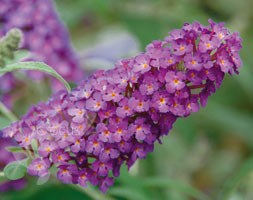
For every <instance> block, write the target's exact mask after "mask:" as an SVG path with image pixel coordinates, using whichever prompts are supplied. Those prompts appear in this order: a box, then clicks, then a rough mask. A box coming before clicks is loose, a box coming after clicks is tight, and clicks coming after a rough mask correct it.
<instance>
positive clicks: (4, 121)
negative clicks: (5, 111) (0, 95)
mask: <svg viewBox="0 0 253 200" xmlns="http://www.w3.org/2000/svg"><path fill="white" fill-rule="evenodd" d="M10 123H11V121H10V120H9V119H7V118H4V117H1V116H0V130H1V129H2V128H4V127H6V126H8V125H9V124H10Z"/></svg>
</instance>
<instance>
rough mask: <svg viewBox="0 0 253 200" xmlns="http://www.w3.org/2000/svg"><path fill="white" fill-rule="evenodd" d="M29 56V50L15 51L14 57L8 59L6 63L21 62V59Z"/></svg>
mask: <svg viewBox="0 0 253 200" xmlns="http://www.w3.org/2000/svg"><path fill="white" fill-rule="evenodd" d="M28 56H29V52H28V51H27V50H18V51H15V52H14V58H13V59H11V60H6V65H10V64H14V63H17V62H19V61H20V60H22V59H24V58H27V57H28Z"/></svg>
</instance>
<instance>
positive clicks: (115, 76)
mask: <svg viewBox="0 0 253 200" xmlns="http://www.w3.org/2000/svg"><path fill="white" fill-rule="evenodd" d="M240 49H241V38H240V37H239V35H238V33H230V32H229V30H227V29H226V28H224V26H223V23H218V24H217V23H215V22H213V21H212V20H209V25H208V26H203V25H201V24H199V23H198V22H194V23H193V24H188V23H186V24H184V26H183V27H182V28H181V29H179V30H174V31H172V32H170V33H169V36H168V37H166V39H165V40H164V41H154V42H152V43H151V44H149V45H148V46H147V47H146V51H145V52H144V53H141V54H140V55H138V56H136V57H133V58H130V59H125V60H121V61H119V62H118V63H116V65H115V68H114V69H111V70H108V71H104V70H100V71H97V72H96V73H94V74H93V75H92V76H90V77H89V78H88V79H87V80H85V81H84V82H83V83H81V84H80V85H79V86H78V87H77V88H76V89H74V90H73V91H72V92H71V93H70V94H68V93H66V92H60V93H58V94H56V95H54V96H53V97H52V98H51V100H49V101H48V102H47V103H40V104H38V105H37V106H34V107H32V108H31V109H30V111H29V112H28V113H27V114H26V115H25V116H23V117H22V119H21V120H20V121H18V122H15V123H14V124H12V125H11V126H10V127H8V128H6V129H4V130H3V132H4V136H5V137H12V138H14V139H16V140H17V142H18V143H19V144H20V145H21V146H22V147H24V148H26V149H29V148H31V143H30V142H29V141H31V140H36V141H38V149H39V154H38V155H36V156H35V158H34V160H33V161H32V163H31V165H30V167H29V168H28V172H29V173H30V174H31V175H38V176H40V175H44V174H46V171H45V170H48V166H49V164H48V162H49V163H50V165H51V166H52V165H54V166H56V167H57V168H58V173H57V176H58V178H59V180H61V181H62V182H63V183H72V184H79V185H81V186H86V183H87V182H90V183H92V184H93V185H98V186H99V187H100V189H101V190H102V191H103V192H105V191H106V190H107V189H108V187H110V186H111V185H112V184H113V180H114V177H117V176H119V174H120V167H121V165H122V164H126V165H127V166H128V168H130V167H131V166H132V165H133V164H134V163H135V162H136V160H138V159H143V158H145V157H146V155H147V154H148V153H149V152H152V151H153V148H154V143H155V142H156V141H158V142H160V141H161V140H160V139H161V137H162V136H164V135H167V134H168V133H169V131H170V130H171V128H172V126H173V124H174V122H175V121H176V120H177V119H178V118H181V117H187V116H189V115H190V114H191V113H193V112H197V111H198V110H199V108H200V105H202V106H205V105H206V102H207V99H208V97H209V96H210V95H211V94H212V93H214V92H215V91H216V89H217V88H218V87H220V85H221V83H222V80H223V77H224V74H225V73H229V74H230V75H232V74H234V73H236V74H237V73H238V69H239V68H240V67H241V61H240V57H239V50H240ZM196 89H197V90H196ZM63 125H64V126H63ZM64 127H65V128H64ZM38 130H43V131H42V133H41V132H39V131H38ZM39 133H40V134H39ZM21 135H22V136H21ZM20 136H21V137H25V138H24V139H22V141H21V140H20V139H19V138H20ZM24 140H25V141H28V142H23V141H24Z"/></svg>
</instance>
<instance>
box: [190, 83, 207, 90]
mask: <svg viewBox="0 0 253 200" xmlns="http://www.w3.org/2000/svg"><path fill="white" fill-rule="evenodd" d="M205 86H206V84H200V85H190V86H189V88H190V89H191V90H193V89H199V88H204V87H205Z"/></svg>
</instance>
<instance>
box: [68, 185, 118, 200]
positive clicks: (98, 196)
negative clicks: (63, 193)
mask: <svg viewBox="0 0 253 200" xmlns="http://www.w3.org/2000/svg"><path fill="white" fill-rule="evenodd" d="M69 186H71V187H72V188H74V189H76V190H78V191H79V192H82V193H84V194H86V195H88V196H90V197H91V198H92V199H93V200H115V199H113V198H112V197H110V196H108V195H105V194H102V193H101V192H100V191H98V190H95V189H93V188H92V187H90V186H89V187H87V188H84V187H81V186H79V185H74V184H70V185H69Z"/></svg>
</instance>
